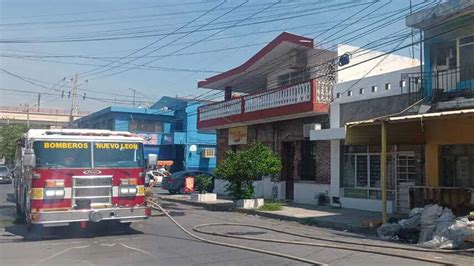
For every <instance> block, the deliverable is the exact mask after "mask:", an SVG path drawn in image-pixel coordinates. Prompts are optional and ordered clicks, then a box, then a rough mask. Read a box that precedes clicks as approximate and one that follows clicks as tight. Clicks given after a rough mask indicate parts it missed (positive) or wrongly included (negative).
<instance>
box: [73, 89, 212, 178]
mask: <svg viewBox="0 0 474 266" xmlns="http://www.w3.org/2000/svg"><path fill="white" fill-rule="evenodd" d="M202 104H203V103H200V102H191V101H187V100H182V99H177V98H172V97H162V98H161V99H160V100H159V101H158V102H157V103H155V104H154V105H153V106H152V107H153V108H155V109H144V108H127V107H115V106H114V107H108V108H105V109H103V110H100V111H98V112H95V113H93V114H90V115H88V116H86V117H83V118H81V119H78V120H76V121H75V122H76V124H77V126H78V127H80V128H100V129H111V130H117V131H130V128H129V126H130V123H131V121H132V120H133V119H137V120H145V121H150V122H152V121H160V122H162V123H163V128H162V132H134V133H153V134H157V141H158V145H145V146H144V150H145V156H148V154H150V153H154V154H157V155H158V159H159V160H173V161H175V166H176V167H175V169H174V170H201V171H208V172H212V171H213V170H214V168H215V167H216V158H215V157H213V158H202V155H201V153H202V151H203V149H204V148H214V149H216V134H215V132H200V131H198V129H197V109H198V107H199V106H200V105H202ZM154 136H156V135H154ZM192 145H196V146H197V148H198V149H197V151H196V152H191V151H190V147H191V146H192ZM181 166H182V167H183V169H180V168H182V167H181Z"/></svg>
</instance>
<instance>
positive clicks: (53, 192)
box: [44, 188, 64, 199]
mask: <svg viewBox="0 0 474 266" xmlns="http://www.w3.org/2000/svg"><path fill="white" fill-rule="evenodd" d="M44 196H45V198H46V199H62V198H64V189H63V188H61V189H59V188H54V189H45V191H44Z"/></svg>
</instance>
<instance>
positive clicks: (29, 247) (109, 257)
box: [0, 185, 474, 265]
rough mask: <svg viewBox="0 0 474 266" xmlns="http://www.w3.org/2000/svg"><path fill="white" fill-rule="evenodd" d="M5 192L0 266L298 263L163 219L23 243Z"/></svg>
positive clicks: (296, 249) (204, 215)
mask: <svg viewBox="0 0 474 266" xmlns="http://www.w3.org/2000/svg"><path fill="white" fill-rule="evenodd" d="M12 192H13V191H12V186H11V185H0V205H1V206H0V210H1V212H0V215H1V217H0V264H1V265H302V263H298V262H295V261H292V260H287V259H283V258H280V257H274V256H270V255H264V254H260V253H255V252H250V251H244V250H238V249H233V248H228V247H222V246H216V245H211V244H206V243H203V242H200V241H197V240H195V239H192V238H190V237H189V236H187V235H186V234H184V233H183V232H182V231H180V230H179V229H178V228H177V227H176V226H175V225H174V224H173V223H171V221H170V220H169V219H168V218H167V217H164V216H156V217H151V218H150V219H148V220H146V221H143V222H137V223H134V224H133V225H132V229H131V230H123V229H117V228H105V229H104V228H102V229H100V230H98V229H96V230H92V229H90V230H85V231H84V230H80V229H78V228H76V227H65V228H59V229H55V230H48V231H47V232H46V236H45V237H44V239H43V240H41V241H26V240H24V239H23V237H24V236H25V232H26V230H25V225H24V224H22V223H21V222H19V221H15V216H14V204H13V203H12V202H11V201H12V199H13V198H12ZM157 192H158V191H157ZM159 192H160V193H164V192H162V191H159ZM162 205H163V206H164V207H165V208H166V209H167V210H169V211H170V213H171V215H172V216H173V217H175V218H176V220H177V221H178V222H180V223H181V224H183V225H184V226H185V227H186V228H188V229H191V228H192V227H193V226H195V225H198V224H203V223H230V222H231V223H247V224H255V225H263V226H269V227H273V228H278V229H282V230H285V231H289V232H298V233H303V234H305V235H309V236H319V237H325V238H330V239H333V240H338V239H339V240H346V241H357V242H360V243H372V244H379V245H380V246H381V248H372V249H374V250H385V249H383V248H382V247H383V246H384V245H387V244H391V243H387V242H383V241H379V240H376V239H368V238H367V237H365V236H362V235H356V234H352V233H350V232H341V231H335V230H329V229H323V228H317V227H310V226H305V225H301V224H296V223H292V222H285V221H277V220H273V219H265V218H261V217H257V216H251V215H245V214H241V213H231V212H211V211H206V210H203V209H200V208H198V207H191V206H187V205H180V204H176V203H166V202H163V203H162ZM212 230H216V231H218V232H225V233H228V234H234V235H243V236H254V237H255V236H258V237H265V238H278V239H287V240H300V241H306V242H308V241H310V242H311V241H312V242H318V243H324V242H322V241H315V240H308V239H302V238H298V237H292V236H288V235H281V234H277V233H273V232H268V231H265V230H261V229H247V228H242V227H228V226H226V227H218V228H212ZM201 236H202V237H205V238H208V239H213V240H218V241H221V242H227V243H233V244H238V245H244V246H247V247H254V248H261V249H265V250H270V251H277V252H281V253H285V254H291V255H293V256H298V257H305V258H307V259H311V260H316V261H320V262H323V263H326V264H330V265H382V264H383V265H425V264H426V265H429V263H422V262H419V261H415V260H410V259H402V258H398V257H393V256H383V255H375V254H370V253H363V252H356V251H347V250H339V249H330V248H321V247H309V246H296V245H289V244H280V243H266V242H257V241H248V240H238V239H230V238H223V237H219V236H209V235H201ZM332 244H334V243H332ZM394 252H395V253H398V254H410V255H414V256H423V257H427V258H432V259H434V258H436V259H440V260H445V261H447V262H453V263H456V264H459V265H473V262H474V257H473V256H472V255H471V256H470V255H469V254H463V255H451V254H438V253H436V252H429V253H420V252H410V251H394Z"/></svg>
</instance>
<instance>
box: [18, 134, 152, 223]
mask: <svg viewBox="0 0 474 266" xmlns="http://www.w3.org/2000/svg"><path fill="white" fill-rule="evenodd" d="M15 169H16V173H15V180H14V187H15V198H16V209H17V213H18V215H20V216H22V217H24V219H25V221H26V222H27V223H28V224H31V225H43V226H65V225H68V224H70V223H74V222H81V223H82V224H85V223H87V222H100V221H116V222H120V223H130V222H133V221H137V220H143V219H146V218H147V217H148V216H149V215H150V209H148V208H147V207H146V206H145V189H144V175H145V169H146V162H145V161H144V154H143V139H142V138H139V137H136V136H134V135H133V134H131V133H129V132H121V131H109V130H91V129H59V130H58V129H54V130H39V129H31V130H29V131H28V132H27V133H25V134H24V135H23V137H22V138H21V139H20V140H19V141H18V142H17V153H16V167H15Z"/></svg>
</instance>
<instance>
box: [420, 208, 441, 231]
mask: <svg viewBox="0 0 474 266" xmlns="http://www.w3.org/2000/svg"><path fill="white" fill-rule="evenodd" d="M442 212H443V207H441V206H439V205H438V204H429V205H426V206H425V207H424V208H423V212H422V213H421V220H420V225H421V226H422V227H423V226H434V225H436V220H438V217H439V216H440V215H441V213H442Z"/></svg>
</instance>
